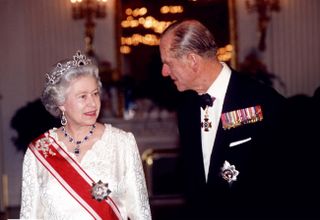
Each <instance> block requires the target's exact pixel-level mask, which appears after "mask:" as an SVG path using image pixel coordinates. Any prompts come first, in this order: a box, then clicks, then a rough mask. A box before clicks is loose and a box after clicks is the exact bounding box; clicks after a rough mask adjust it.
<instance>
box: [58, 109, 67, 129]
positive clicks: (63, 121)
mask: <svg viewBox="0 0 320 220" xmlns="http://www.w3.org/2000/svg"><path fill="white" fill-rule="evenodd" d="M60 122H61V124H62V125H63V126H65V125H66V124H67V123H68V121H67V118H66V116H65V115H64V112H62V115H61V121H60Z"/></svg>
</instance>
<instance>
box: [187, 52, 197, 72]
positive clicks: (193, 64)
mask: <svg viewBox="0 0 320 220" xmlns="http://www.w3.org/2000/svg"><path fill="white" fill-rule="evenodd" d="M187 59H188V63H189V64H190V67H191V68H192V69H193V70H194V71H197V70H198V68H199V56H198V55H197V54H195V53H189V54H188V55H187Z"/></svg>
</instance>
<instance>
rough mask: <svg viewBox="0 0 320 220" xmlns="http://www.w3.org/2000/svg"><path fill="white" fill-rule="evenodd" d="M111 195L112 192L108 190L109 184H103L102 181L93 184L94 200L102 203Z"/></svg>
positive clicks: (92, 193)
mask: <svg viewBox="0 0 320 220" xmlns="http://www.w3.org/2000/svg"><path fill="white" fill-rule="evenodd" d="M110 193H111V190H109V188H108V183H103V182H102V181H101V180H99V181H98V182H97V183H93V184H92V189H91V195H92V198H93V199H96V200H98V201H99V202H100V201H102V200H104V199H107V198H108V195H109V194H110Z"/></svg>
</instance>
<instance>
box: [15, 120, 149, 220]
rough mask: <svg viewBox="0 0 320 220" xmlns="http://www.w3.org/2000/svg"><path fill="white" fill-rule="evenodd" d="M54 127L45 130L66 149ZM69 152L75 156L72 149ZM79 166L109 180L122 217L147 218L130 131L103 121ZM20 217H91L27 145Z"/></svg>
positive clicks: (94, 176) (143, 187)
mask: <svg viewBox="0 0 320 220" xmlns="http://www.w3.org/2000/svg"><path fill="white" fill-rule="evenodd" d="M56 130H57V129H56V128H53V129H51V130H50V131H49V134H50V136H52V137H53V138H54V139H55V140H56V141H57V142H58V143H59V145H60V146H61V147H63V148H64V149H65V150H66V146H65V145H64V144H63V143H62V142H60V141H59V140H58V136H57V133H56ZM70 155H71V156H72V157H74V158H75V155H74V154H73V153H70ZM80 166H81V167H82V168H83V170H84V171H86V173H87V174H88V175H89V176H90V177H91V178H92V179H93V180H94V181H96V182H97V181H99V180H101V181H102V182H104V183H108V184H109V185H108V187H109V189H110V190H111V194H110V195H109V196H110V197H111V198H112V199H113V201H114V202H115V203H116V205H117V207H118V208H119V210H120V213H121V216H122V218H123V219H125V220H126V219H128V218H130V220H149V219H151V212H150V206H149V200H148V193H147V188H146V183H145V176H144V172H143V168H142V164H141V159H140V154H139V151H138V148H137V144H136V140H135V138H134V136H133V135H132V133H130V132H125V131H122V130H120V129H117V128H115V127H112V126H111V125H109V124H105V131H104V133H103V135H102V137H101V139H100V140H98V141H97V142H96V143H95V144H94V145H93V147H92V148H91V149H90V150H89V151H87V153H86V154H85V155H84V157H83V158H82V160H81V163H80ZM20 218H21V219H45V220H51V219H57V220H64V219H66V220H72V219H74V220H81V219H93V217H92V216H91V215H90V214H89V213H88V212H87V211H86V210H85V209H84V208H82V207H81V206H80V204H79V203H78V202H77V201H76V200H75V199H73V198H72V197H71V195H70V194H69V193H68V192H67V191H66V190H65V189H64V188H63V187H62V186H61V185H60V184H59V183H58V181H57V180H56V179H55V178H54V177H53V176H52V175H50V173H49V172H48V171H47V169H46V168H45V167H44V166H43V165H42V164H41V163H40V162H39V161H38V160H37V159H36V157H35V156H34V154H33V153H32V152H31V150H29V149H28V150H27V152H26V154H25V157H24V161H23V177H22V200H21V211H20Z"/></svg>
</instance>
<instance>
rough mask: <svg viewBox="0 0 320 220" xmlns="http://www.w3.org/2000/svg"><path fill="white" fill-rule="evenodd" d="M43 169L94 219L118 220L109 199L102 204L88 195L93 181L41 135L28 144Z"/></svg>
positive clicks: (53, 143) (60, 148) (63, 151)
mask: <svg viewBox="0 0 320 220" xmlns="http://www.w3.org/2000/svg"><path fill="white" fill-rule="evenodd" d="M29 148H30V150H31V151H32V152H33V153H34V155H35V156H36V158H37V159H38V160H39V161H40V162H41V163H42V164H43V166H44V167H45V168H46V169H47V170H48V171H49V172H50V173H51V174H52V175H53V176H54V177H55V178H56V179H57V180H58V182H59V183H60V184H61V185H62V186H63V187H64V188H65V189H66V190H67V191H68V192H69V194H70V195H71V196H72V197H73V198H74V199H75V200H76V201H77V202H78V203H79V204H80V205H81V206H82V207H83V208H84V209H85V210H87V211H88V213H89V214H90V215H91V216H92V217H93V218H94V219H102V220H105V219H108V220H119V219H121V215H120V213H119V210H118V208H117V206H116V204H115V203H114V202H113V201H112V199H111V198H110V197H108V198H107V199H104V200H102V201H97V200H96V199H93V197H92V195H91V190H92V184H93V183H94V181H93V180H92V179H91V178H90V177H89V176H88V174H87V173H86V172H85V171H84V170H83V169H82V168H81V167H80V166H79V164H78V163H77V162H76V161H75V160H74V159H72V158H71V157H70V156H69V154H68V153H67V152H66V151H65V150H63V149H62V147H60V146H59V144H58V143H57V142H56V141H55V140H54V139H53V138H52V137H50V136H49V135H48V133H45V134H42V135H41V136H40V137H39V138H37V139H36V140H34V141H33V142H32V143H31V144H30V145H29Z"/></svg>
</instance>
